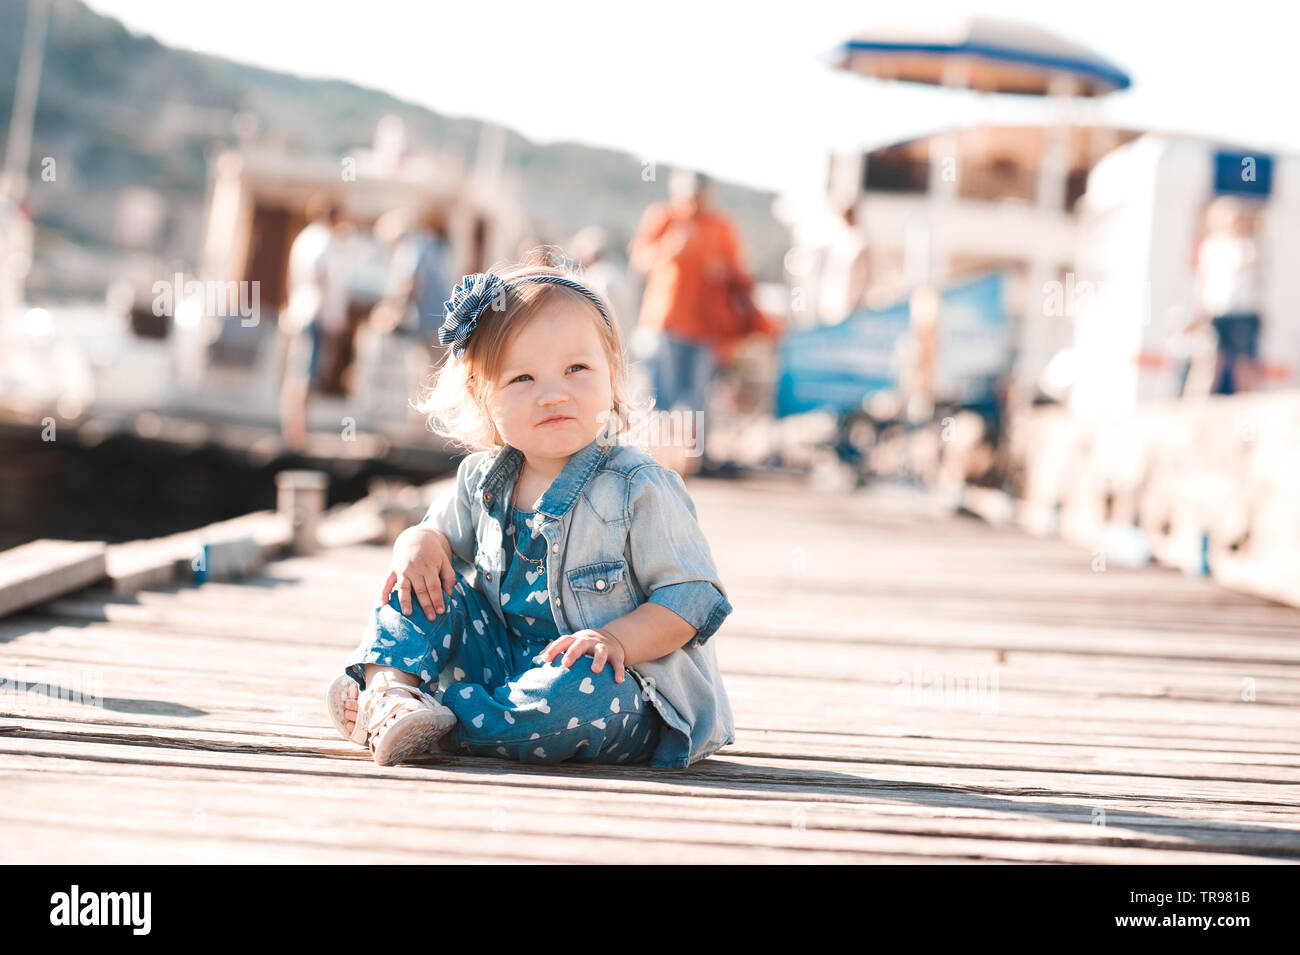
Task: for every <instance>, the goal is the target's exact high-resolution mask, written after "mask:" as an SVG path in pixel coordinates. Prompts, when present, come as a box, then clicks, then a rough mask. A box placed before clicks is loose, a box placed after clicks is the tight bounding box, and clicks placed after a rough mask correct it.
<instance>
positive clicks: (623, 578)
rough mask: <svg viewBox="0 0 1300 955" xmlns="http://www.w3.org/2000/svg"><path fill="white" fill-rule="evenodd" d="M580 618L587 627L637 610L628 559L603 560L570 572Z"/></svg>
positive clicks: (595, 625)
mask: <svg viewBox="0 0 1300 955" xmlns="http://www.w3.org/2000/svg"><path fill="white" fill-rule="evenodd" d="M565 577H566V578H567V579H568V582H569V589H570V590H571V591H573V601H574V603H575V604H576V605H577V609H578V619H579V621H580V622H581V623H582V626H583V627H584V628H592V627H603V626H604V625H605V624H607V623H609V622H610V621H611V620H614V619H615V618H617V617H621V616H623V615H624V614H626V613H631V612H632V611H633V610H635V609H636V597H635V595H634V594H633V593H632V585H631V582H630V581H629V579H628V569H627V561H625V560H599V561H596V562H595V563H591V564H584V565H583V566H581V567H575V568H574V569H573V570H570V571H567V572H566V573H565Z"/></svg>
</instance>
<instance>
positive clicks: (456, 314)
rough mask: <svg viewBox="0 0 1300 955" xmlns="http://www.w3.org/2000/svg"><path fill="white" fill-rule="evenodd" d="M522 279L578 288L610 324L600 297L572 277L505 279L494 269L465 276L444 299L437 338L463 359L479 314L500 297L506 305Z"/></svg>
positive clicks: (545, 276) (531, 276)
mask: <svg viewBox="0 0 1300 955" xmlns="http://www.w3.org/2000/svg"><path fill="white" fill-rule="evenodd" d="M521 282H550V283H553V284H556V285H567V286H568V287H569V288H572V289H576V290H577V291H579V292H581V293H582V294H583V295H585V296H587V298H589V299H591V303H592V304H593V305H595V306H596V308H597V309H599V310H600V314H601V316H602V317H603V318H604V319H605V324H607V325H609V324H610V320H609V313H608V312H606V311H605V306H604V303H602V302H601V300H600V298H599V297H598V296H597V295H596V294H595V293H594V292H592V291H591V289H589V288H587V287H586V286H585V285H583V284H582V283H580V282H575V281H574V280H573V279H570V278H565V277H564V276H562V275H525V276H524V277H523V278H520V279H515V280H514V281H512V282H506V281H504V280H503V279H502V278H501V276H499V275H497V274H496V273H495V272H475V273H474V274H473V275H466V276H465V277H464V278H462V279H461V281H460V284H459V285H457V286H456V288H455V289H454V290H453V291H452V293H451V300H450V301H447V302H443V308H444V310H445V311H446V316H445V318H444V319H443V322H442V327H441V328H439V329H438V341H439V342H441V343H442V344H443V345H450V346H451V351H452V354H453V355H455V356H456V357H457V358H463V357H464V356H465V346H466V344H467V343H468V341H469V336H470V333H471V332H473V331H474V329H475V328H476V327H477V325H478V317H479V315H481V314H482V312H483V310H484V309H485V308H487V307H488V306H490V305H491V304H492V302H493V300H494V299H496V298H497V297H498V296H500V299H501V305H500V306H498V308H504V307H505V300H506V292H507V291H508V290H509V289H512V288H514V287H515V286H516V285H518V284H520V283H521Z"/></svg>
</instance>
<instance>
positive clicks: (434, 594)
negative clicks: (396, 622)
mask: <svg viewBox="0 0 1300 955" xmlns="http://www.w3.org/2000/svg"><path fill="white" fill-rule="evenodd" d="M394 586H396V588H397V592H398V600H399V601H400V603H401V605H402V613H403V614H404V615H406V616H408V617H409V616H410V615H411V591H412V590H414V591H415V595H416V597H417V598H419V601H420V609H421V610H423V611H424V615H425V616H426V617H428V618H429V619H430V620H432V619H433V618H434V616H435V615H436V614H440V613H442V612H443V611H445V610H446V609H447V604H446V601H445V600H444V599H443V593H444V592H446V593H451V590H452V588H453V587H455V586H456V570H455V568H453V567H452V565H451V544H450V543H448V541H447V538H446V536H445V535H444V534H443V533H442V532H441V531H438V530H435V529H433V528H432V527H429V526H427V525H421V524H417V525H415V526H414V527H408V528H407V529H406V530H404V531H402V533H401V534H399V535H398V536H397V540H396V542H394V544H393V559H392V561H391V562H390V563H389V565H388V576H387V577H385V578H384V585H383V587H382V588H380V591H379V605H380V606H383V605H384V604H386V603H388V596H389V594H391V593H392V592H393V588H394Z"/></svg>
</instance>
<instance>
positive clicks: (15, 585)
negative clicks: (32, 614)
mask: <svg viewBox="0 0 1300 955" xmlns="http://www.w3.org/2000/svg"><path fill="white" fill-rule="evenodd" d="M105 552H106V551H105V545H104V544H103V543H102V542H99V541H65V540H50V539H42V540H35V541H32V542H31V543H30V544H23V545H21V546H20V547H11V548H10V549H9V550H6V551H0V617H3V616H5V615H6V614H11V613H14V612H16V611H18V610H21V609H23V608H24V607H30V606H31V605H32V604H36V603H40V602H41V601H43V600H50V599H51V598H53V597H58V596H59V595H60V594H66V593H69V592H71V591H74V590H77V589H79V588H81V587H85V586H87V585H88V584H93V583H95V582H96V581H98V580H102V579H103V578H104V574H105Z"/></svg>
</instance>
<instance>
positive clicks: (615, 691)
mask: <svg viewBox="0 0 1300 955" xmlns="http://www.w3.org/2000/svg"><path fill="white" fill-rule="evenodd" d="M532 259H533V260H532V261H529V260H525V262H524V263H521V264H520V265H517V266H515V267H513V268H510V269H506V270H502V271H500V272H486V273H481V274H474V275H467V276H465V277H464V278H463V280H462V281H461V283H460V284H459V285H458V286H457V287H456V289H455V290H454V291H453V293H452V297H451V300H450V301H448V302H446V303H445V306H444V307H445V311H446V316H445V319H444V322H443V326H442V328H441V329H440V332H439V340H440V341H441V342H442V344H444V345H450V346H451V348H450V349H448V352H447V355H446V356H445V359H444V361H443V362H442V364H441V366H440V367H439V368H438V370H437V373H436V374H437V377H436V380H435V384H434V387H433V388H432V390H431V392H430V394H429V395H428V396H427V397H426V399H425V401H424V402H423V403H422V404H421V406H420V410H422V411H425V412H427V413H428V414H429V415H430V423H431V426H432V427H433V429H434V430H436V431H437V432H438V433H440V434H443V435H446V436H448V437H450V438H451V439H452V440H453V441H456V442H457V443H459V444H460V445H461V446H464V447H467V448H476V449H477V450H475V451H474V452H473V453H471V454H469V455H468V456H467V457H466V458H465V459H464V460H462V461H461V463H460V466H459V468H458V469H457V474H456V481H455V486H454V487H453V488H449V489H448V490H447V492H446V493H444V494H442V495H441V496H440V497H439V499H438V500H437V501H435V502H434V503H433V505H432V506H431V507H430V508H429V511H428V513H427V514H426V515H425V517H424V520H423V521H422V522H421V523H420V524H418V525H416V526H415V527H411V528H408V529H407V530H406V531H404V532H403V533H402V534H401V535H400V536H399V538H398V540H397V542H396V544H395V545H394V548H393V559H392V563H391V565H390V569H389V573H388V576H387V578H386V579H385V581H384V583H383V586H382V588H381V592H380V594H379V599H378V605H377V606H376V608H375V609H374V610H372V611H371V614H370V619H369V622H368V624H367V627H366V633H365V635H364V637H363V639H362V640H361V643H360V644H359V645H358V646H357V648H356V649H355V650H354V651H353V652H352V654H351V655H350V656H349V657H348V659H347V661H346V664H345V672H344V673H343V674H341V675H340V676H339V677H338V678H337V679H336V680H335V681H334V683H333V684H332V685H331V686H330V689H329V706H330V714H331V717H332V718H333V720H334V724H335V726H336V727H337V728H338V729H339V732H340V733H341V734H342V735H344V736H345V737H347V738H349V739H352V740H354V741H355V742H357V743H361V744H363V745H367V746H368V747H369V749H370V752H371V754H372V755H373V757H374V759H375V761H376V762H377V763H379V764H381V765H390V764H393V763H397V762H400V761H401V760H403V759H406V758H408V757H410V756H419V755H423V754H426V753H430V752H444V753H465V754H472V755H476V756H495V757H504V758H506V759H512V760H518V761H521V762H528V763H538V762H540V763H554V762H560V761H563V760H575V761H580V762H599V763H637V762H648V763H650V764H651V765H653V766H658V767H682V766H688V765H690V764H691V763H694V762H696V761H698V760H700V759H703V758H704V757H706V756H708V755H709V754H710V753H712V752H714V751H715V750H717V749H718V748H719V747H721V746H724V745H726V744H728V743H731V742H733V741H734V738H735V736H734V733H735V728H734V724H733V720H732V714H731V708H730V704H729V702H728V700H727V695H726V691H725V689H724V687H723V684H722V679H721V675H720V673H719V671H718V667H717V662H716V659H715V656H714V652H713V645H712V643H711V642H710V641H709V637H711V636H712V635H713V633H714V632H715V631H716V630H717V629H718V627H719V626H720V625H721V623H722V621H723V620H724V619H725V618H726V616H727V615H728V614H729V613H730V612H731V610H732V607H731V604H730V602H729V601H728V599H727V596H726V591H725V590H724V588H723V585H722V582H721V581H720V580H719V579H718V574H717V570H716V568H715V567H714V564H713V559H712V555H711V552H710V550H709V545H708V543H707V541H706V540H705V538H704V536H703V534H702V532H701V531H700V527H699V524H698V522H697V520H696V512H695V505H694V503H693V502H692V501H691V498H690V496H689V495H688V494H687V493H686V489H685V486H684V484H683V482H682V479H681V477H680V476H679V475H678V474H677V472H675V471H673V470H670V469H668V468H666V467H663V466H662V465H660V464H659V463H658V462H657V461H656V460H655V459H654V458H653V457H651V456H650V455H649V454H648V453H646V451H644V450H643V449H641V448H640V447H637V446H635V445H634V444H628V443H623V442H620V441H617V440H616V439H615V438H616V435H617V434H618V433H620V432H621V431H622V430H623V429H624V428H625V426H626V424H627V416H628V412H629V406H628V403H627V400H626V397H625V394H624V392H625V389H626V381H627V377H626V375H627V372H626V356H625V351H624V347H623V343H622V341H621V339H620V337H619V332H618V322H617V321H616V320H615V318H614V317H613V316H612V315H611V314H610V309H609V306H608V304H607V303H606V302H605V301H604V300H603V299H602V298H601V297H600V296H598V295H596V294H595V293H594V292H592V291H591V290H590V289H589V288H587V287H586V286H585V285H583V284H582V283H581V282H580V281H579V280H578V277H577V276H576V274H575V273H573V272H571V271H569V270H566V269H563V268H559V267H555V266H552V265H549V264H544V263H545V262H546V257H545V251H544V250H540V254H537V253H535V254H534V256H533V257H532Z"/></svg>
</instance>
